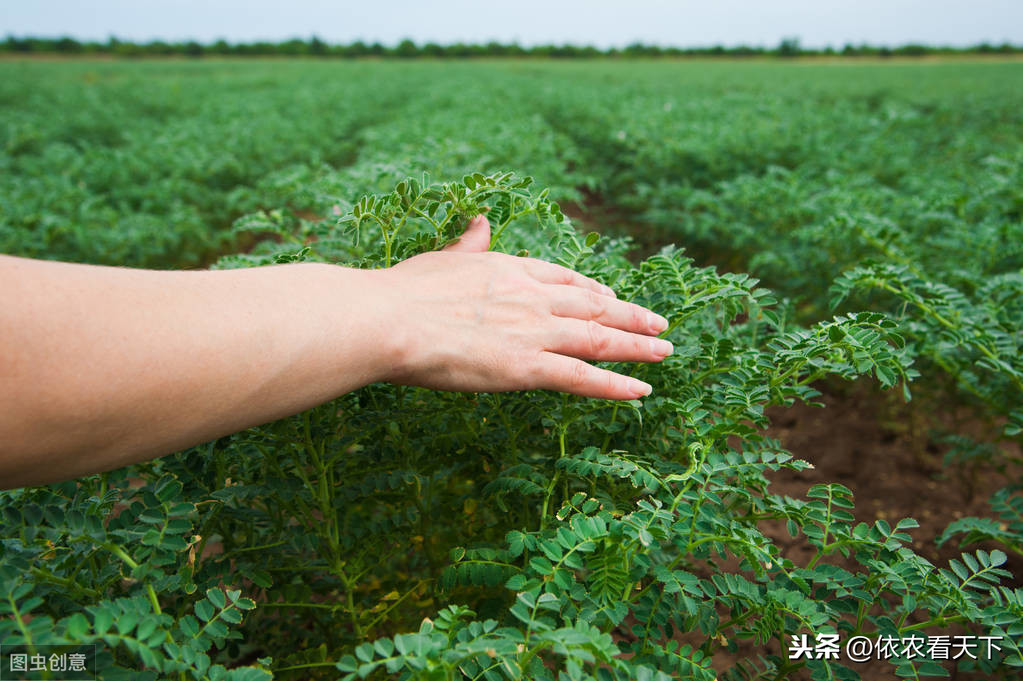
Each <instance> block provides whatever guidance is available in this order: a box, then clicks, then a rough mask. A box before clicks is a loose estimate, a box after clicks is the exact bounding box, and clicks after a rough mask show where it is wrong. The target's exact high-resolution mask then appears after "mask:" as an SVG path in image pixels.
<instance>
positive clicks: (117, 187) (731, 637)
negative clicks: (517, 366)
mask: <svg viewBox="0 0 1023 681" xmlns="http://www.w3.org/2000/svg"><path fill="white" fill-rule="evenodd" d="M529 178H532V181H531V182H530V181H529ZM482 210H486V211H489V212H488V215H489V218H490V221H491V224H492V225H493V227H494V235H495V238H494V241H493V244H492V248H494V249H497V250H501V251H505V252H508V253H512V254H515V253H528V254H529V255H530V256H532V257H538V258H542V259H545V260H550V261H554V262H559V263H562V264H565V265H567V266H570V267H572V268H574V269H577V270H579V271H580V272H583V273H584V274H587V275H589V276H592V277H594V278H597V279H599V280H601V281H603V282H604V283H606V284H608V285H611V286H612V287H613V288H614V289H615V290H616V291H617V292H618V295H619V297H621V298H625V299H628V300H634V301H636V302H638V303H641V304H643V305H645V306H647V307H650V308H651V309H653V310H655V311H657V312H659V313H660V314H662V315H663V316H665V317H666V318H667V319H668V320H669V322H670V326H669V329H668V330H667V331H666V332H665V333H664V334H662V335H664V336H665V337H667V338H668V339H669V340H671V341H672V343H673V344H674V346H675V348H676V352H675V354H674V355H672V356H671V357H669V358H668V359H667V360H666V361H665V362H664V363H663V364H658V365H628V366H625V365H620V366H618V370H620V371H623V372H626V373H629V374H630V375H633V376H636V377H637V378H641V379H642V380H644V381H646V382H648V383H650V384H651V385H652V386H653V394H652V395H651V396H649V397H648V398H646V399H644V400H643V401H642V402H640V401H634V402H625V403H613V402H607V401H601V400H589V399H583V398H577V397H573V396H566V395H560V394H555V393H549V392H527V393H507V394H455V393H444V392H434V391H429V390H425V389H419V388H409V387H404V386H393V385H389V384H375V385H371V386H369V387H366V388H364V389H361V390H358V391H356V392H354V393H351V394H348V395H344V396H342V397H340V398H338V399H337V400H335V401H333V402H330V403H328V404H325V405H323V406H321V407H318V408H316V409H313V410H311V411H308V412H305V413H303V414H299V415H297V416H294V417H291V418H287V419H284V420H281V421H278V422H275V423H272V424H268V425H266V426H263V427H259V428H254V429H251V430H248V431H245V432H242V433H238V434H236V435H233V436H230V437H225V438H221V439H219V440H216V441H214V442H210V443H207V444H205V445H202V446H199V447H196V448H194V449H192V450H189V451H185V452H181V453H178V454H175V455H172V456H168V457H164V458H162V459H158V460H155V461H152V462H149V463H146V464H140V465H136V466H133V467H131V468H129V469H124V470H119V471H114V472H110V473H106V474H102V475H96V476H91V477H88V478H83V479H81V480H77V481H72V482H66V483H62V484H55V485H49V486H45V487H37V488H27V489H18V490H10V491H6V492H0V511H2V530H0V640H2V641H3V643H5V644H25V645H31V646H39V645H43V644H61V645H69V646H70V645H79V644H96V645H97V648H96V649H97V655H98V658H97V662H98V664H99V666H100V668H101V669H102V670H104V671H102V673H101V678H104V679H120V678H124V679H157V678H173V679H203V680H209V681H217V680H219V679H235V680H251V681H256V680H257V679H266V678H270V677H271V676H272V677H274V678H280V679H287V680H290V679H342V678H343V679H361V678H371V679H378V678H381V679H382V678H401V679H487V680H489V681H496V680H497V679H539V680H545V679H551V680H554V679H558V680H559V681H560V680H561V679H572V680H576V679H600V680H601V681H609V680H612V679H621V680H623V681H624V680H630V681H631V680H647V679H650V680H654V679H656V680H664V679H697V680H701V681H712V680H713V679H720V680H722V681H725V680H726V679H727V680H729V681H738V680H740V679H743V680H752V679H765V680H766V679H772V680H781V679H793V680H796V679H813V680H814V681H818V680H822V679H858V678H861V675H862V677H863V678H867V679H874V678H878V679H880V678H892V675H893V674H895V675H898V676H900V677H906V678H922V677H927V676H948V675H949V674H950V673H957V674H958V676H957V677H956V678H959V679H972V678H976V679H1015V678H1019V674H1020V670H1021V668H1023V638H1021V637H1023V587H1021V581H1020V578H1021V576H1023V457H1021V449H1020V447H1021V445H1023V352H1021V350H1023V62H1020V61H1018V60H1017V61H995V60H973V61H971V60H968V59H950V60H947V61H915V62H914V61H890V62H883V61H875V62H867V61H862V62H861V61H856V60H834V61H830V62H825V61H820V62H809V61H798V60H797V61H789V62H785V61H784V60H766V59H765V60H750V61H723V60H722V61H669V60H663V61H638V60H617V61H616V60H595V61H581V60H580V61H571V62H568V61H566V62H557V61H543V60H536V59H520V60H506V61H487V60H478V61H446V62H444V61H429V60H415V61H398V60H393V61H392V60H380V61H325V60H297V59H296V60H285V59H281V60H169V59H168V60H152V61H118V60H102V59H95V60H77V61H75V60H68V61H62V60H52V61H46V60H41V59H36V60H16V59H3V60H0V253H5V254H9V255H21V256H28V257H35V258H50V259H59V260H70V261H78V262H89V263H99V264H109V265H124V266H134V267H153V268H196V267H209V266H212V267H218V268H234V267H254V266H262V265H268V264H273V263H285V262H294V261H302V260H311V261H325V262H331V263H338V264H343V265H347V266H353V267H367V268H369V267H386V266H390V265H392V264H394V263H396V262H398V261H399V260H401V259H404V258H407V257H410V256H412V255H415V254H417V253H420V252H423V251H425V250H431V249H434V248H437V247H438V246H439V245H441V244H443V243H445V242H446V241H448V240H449V239H451V238H453V237H454V236H457V234H459V233H460V230H461V229H462V228H463V227H464V224H465V222H466V219H467V218H469V217H471V216H472V215H475V214H476V213H478V212H480V211H482ZM2 296H3V292H2V291H0V304H2V299H3V298H2ZM396 321H397V322H398V323H400V320H396ZM0 361H2V358H0ZM853 381H855V383H850V382H853ZM0 389H2V386H0ZM835 403H837V404H838V406H833V405H834V404H835ZM804 404H810V405H819V406H824V405H828V406H826V407H825V408H824V409H823V410H819V409H818V410H817V411H820V412H821V413H825V414H828V415H829V416H828V417H827V418H828V419H829V420H828V421H827V423H828V424H832V425H834V424H841V423H842V422H843V420H849V419H853V418H858V419H862V418H866V417H863V416H862V415H863V414H868V415H869V419H868V420H870V422H871V423H880V424H882V426H883V429H884V430H885V432H886V433H890V434H891V437H890V438H889V439H891V440H894V444H893V445H891V447H889V449H886V450H884V451H886V452H891V451H896V450H897V451H898V452H901V453H900V454H899V457H900V459H899V460H900V461H906V462H909V463H911V464H912V465H913V466H915V468H914V470H920V471H925V473H921V474H920V475H916V474H912V475H911V474H910V473H905V472H904V473H902V474H900V475H904V476H905V477H904V478H902V477H898V478H893V479H891V480H885V481H877V482H876V483H871V484H875V485H881V483H882V482H886V483H890V484H891V485H892V486H894V489H896V490H899V492H898V493H896V494H888V496H884V495H883V494H882V495H880V496H878V497H875V504H876V505H875V507H874V508H870V509H866V508H864V507H863V506H862V505H861V504H859V503H857V499H854V493H856V494H857V495H858V494H859V488H858V487H857V485H856V484H854V480H852V478H851V477H848V476H847V477H842V476H835V477H832V478H824V479H821V478H813V477H808V476H812V475H813V474H814V471H816V470H818V469H820V468H821V467H822V466H826V464H827V461H828V458H829V456H832V455H833V454H834V452H835V451H836V449H838V448H842V447H844V448H847V449H848V448H849V447H850V445H856V443H855V442H852V443H850V442H844V441H843V442H838V441H836V439H835V438H833V437H831V434H830V433H829V432H824V433H823V434H820V433H818V436H817V437H816V439H814V440H813V441H812V446H810V447H808V448H807V447H804V448H803V449H801V450H800V451H799V452H798V453H794V452H793V449H794V447H793V446H792V445H791V444H790V440H789V439H787V437H788V436H786V435H785V433H789V432H790V431H791V430H792V428H790V427H789V426H785V425H784V423H783V422H784V421H785V419H786V418H788V416H787V414H790V413H803V412H801V411H799V410H804V409H806V408H805V407H804V406H802V405H804ZM815 413H816V412H815ZM820 418H823V417H820ZM884 424H887V425H884ZM882 426H879V427H882ZM829 427H830V426H829ZM836 427H837V426H836ZM790 435H791V433H790ZM796 435H798V433H796ZM854 439H855V438H854ZM791 441H792V442H796V441H798V438H797V437H795V436H794V435H793V436H792V439H791ZM866 441H867V436H866V434H864V436H863V442H864V443H866ZM893 448H894V449H893ZM852 449H853V450H854V452H853V454H852V455H851V456H853V457H854V459H853V460H854V461H856V463H853V464H852V466H853V468H856V467H858V466H868V465H870V464H869V461H870V459H871V453H872V451H873V450H872V449H870V447H869V446H868V445H867V444H863V446H862V447H861V448H860V449H856V447H855V446H853V447H852ZM907 465H909V464H907ZM815 467H816V468H815ZM914 476H915V477H914ZM852 477H855V476H852ZM806 481H809V482H806ZM860 482H861V483H862V484H863V487H864V489H866V488H867V487H868V485H867V484H866V483H863V481H862V480H860ZM932 484H933V485H941V487H940V492H939V494H943V495H945V496H944V497H938V498H939V500H941V499H946V500H947V501H946V502H945V503H937V504H930V502H926V501H921V502H920V503H915V502H914V499H924V498H925V495H926V493H927V492H926V490H927V489H929V488H928V485H932ZM890 488H891V487H889V488H886V489H890ZM967 488H968V492H969V493H968V495H967V496H968V497H969V498H972V497H973V496H975V495H977V494H979V495H981V496H980V498H978V501H977V503H972V502H971V506H970V507H969V509H966V508H965V507H964V508H963V509H960V510H957V508H956V503H957V502H956V501H955V500H956V499H958V498H959V497H957V496H956V495H957V494H959V491H960V490H962V489H967ZM907 507H908V508H909V509H913V512H912V514H911V515H912V516H913V517H903V516H902V514H900V513H899V511H901V510H903V509H906V508H907ZM875 511H876V513H875ZM953 511H955V514H954V515H953ZM935 514H937V515H938V516H939V517H940V519H941V522H940V526H937V525H935V523H936V522H937V521H935V520H933V519H932V520H930V521H927V522H925V525H927V527H923V528H921V527H920V525H921V523H922V522H924V521H925V519H926V518H931V517H932V516H934V515H935ZM886 518H887V519H886ZM928 523H929V524H928ZM928 528H930V529H928ZM925 530H927V531H929V532H930V534H929V535H926V536H925V535H923V534H921V532H924V531H925ZM832 634H835V635H838V637H839V639H840V641H841V642H842V644H843V645H844V644H845V643H846V642H847V641H849V640H852V639H853V638H854V637H860V636H863V637H867V638H868V639H869V640H871V641H874V642H875V643H876V642H878V641H880V640H884V639H885V637H888V638H887V639H886V640H890V641H895V642H896V643H901V645H893V646H892V647H891V648H890V649H888V651H887V652H888V653H889V654H885V655H882V654H881V650H880V646H878V652H877V654H875V655H874V656H873V659H874V662H873V663H870V664H855V663H852V662H850V661H849V660H848V658H845V659H837V658H834V657H829V656H828V655H824V654H819V655H818V654H811V655H805V654H804V655H800V654H798V646H797V645H796V642H797V641H799V640H800V639H799V637H801V636H807V637H808V640H809V643H810V645H811V646H812V645H814V643H815V641H816V642H817V644H818V645H819V644H820V642H821V640H822V639H820V638H818V637H821V636H824V637H825V640H826V637H827V636H829V635H832ZM938 636H950V637H953V638H954V637H955V636H971V637H981V636H986V637H992V639H991V640H995V641H997V646H996V648H997V649H995V650H990V649H985V648H984V646H983V645H980V646H979V647H978V648H977V649H976V650H973V655H968V654H962V651H961V650H955V649H953V650H952V652H951V655H949V656H948V657H950V658H954V659H948V660H943V659H941V658H940V656H938V658H937V659H936V658H935V657H934V655H931V656H926V655H922V654H921V655H918V654H915V652H914V651H915V650H917V649H916V648H914V647H913V646H914V642H919V645H920V646H922V647H923V649H924V650H926V649H927V646H928V645H931V646H932V647H933V645H935V639H934V637H938ZM928 637H931V638H928ZM976 640H980V639H976ZM793 650H796V651H797V652H796V653H795V654H794V653H793ZM818 652H820V650H818ZM957 652H959V653H960V654H959V655H958V656H957V655H956V653H957ZM974 657H976V659H974ZM954 670H957V671H954Z"/></svg>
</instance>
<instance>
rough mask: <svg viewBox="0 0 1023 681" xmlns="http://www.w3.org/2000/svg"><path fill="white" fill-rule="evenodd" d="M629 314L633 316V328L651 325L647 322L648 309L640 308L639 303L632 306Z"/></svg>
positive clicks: (643, 327)
mask: <svg viewBox="0 0 1023 681" xmlns="http://www.w3.org/2000/svg"><path fill="white" fill-rule="evenodd" d="M629 316H630V317H631V321H632V328H634V329H645V328H647V326H649V324H647V315H646V311H645V310H643V309H642V308H640V307H639V306H638V305H633V306H632V309H631V314H630V315H629Z"/></svg>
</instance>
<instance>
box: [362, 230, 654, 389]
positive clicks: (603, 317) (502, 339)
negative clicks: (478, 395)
mask: <svg viewBox="0 0 1023 681" xmlns="http://www.w3.org/2000/svg"><path fill="white" fill-rule="evenodd" d="M489 247H490V223H489V222H488V221H487V219H486V218H485V217H484V216H482V215H480V216H477V217H476V218H475V219H474V220H473V221H472V222H471V223H470V224H469V226H468V228H467V229H466V231H465V234H463V235H462V237H461V239H460V240H459V241H458V242H456V243H454V244H451V245H449V246H448V247H447V248H445V249H444V250H442V251H437V252H433V253H424V254H421V255H418V256H415V257H413V258H410V259H408V260H406V261H404V262H401V263H399V264H398V265H395V266H394V267H392V268H390V269H388V270H386V271H385V272H384V273H382V274H384V275H385V276H384V277H383V279H384V280H386V284H385V285H382V286H380V290H379V291H377V292H376V293H378V294H379V295H382V296H384V297H385V300H382V301H380V302H381V305H382V307H383V309H387V310H389V311H391V313H392V316H391V322H390V323H391V324H393V327H392V328H391V329H389V330H388V331H389V332H390V333H391V334H393V335H394V340H395V341H397V342H396V343H393V344H391V347H392V348H396V350H394V356H393V358H391V359H390V361H389V362H387V363H386V364H385V367H386V368H385V374H386V375H385V376H384V377H383V380H386V381H389V382H392V383H399V384H405V385H418V386H422V387H427V388H434V389H439V390H452V391H472V392H499V391H508V390H530V389H549V390H558V391H562V392H568V393H574V394H576V395H583V396H587V397H598V398H604V399H613V400H625V399H635V398H638V397H642V396H644V395H648V394H649V393H650V386H649V385H648V384H646V383H644V382H643V381H640V380H637V379H635V378H631V377H628V376H623V375H621V374H617V373H615V372H612V371H608V370H606V369H601V368H598V367H595V366H593V365H591V364H588V363H587V362H586V361H584V360H601V361H617V362H622V361H624V362H660V361H661V360H663V359H664V358H665V357H666V356H667V355H669V354H671V352H672V346H671V343H669V342H668V341H666V340H664V339H661V338H657V337H656V336H657V334H658V333H660V332H661V331H663V330H664V329H665V328H666V327H667V325H668V323H667V321H666V320H665V319H664V318H663V317H661V316H659V315H657V314H654V313H653V312H650V311H649V310H647V309H645V308H643V307H640V306H639V305H635V304H633V303H628V302H625V301H621V300H618V299H617V298H616V297H615V294H614V291H612V290H611V289H610V288H608V287H607V286H604V285H603V284H601V283H599V282H597V281H595V280H593V279H590V278H588V277H584V276H582V275H580V274H578V273H576V272H573V271H572V270H570V269H568V268H565V267H561V266H560V265H555V264H552V263H548V262H544V261H542V260H536V259H533V258H522V257H516V256H511V255H506V254H503V253H495V252H490V251H488V248H489Z"/></svg>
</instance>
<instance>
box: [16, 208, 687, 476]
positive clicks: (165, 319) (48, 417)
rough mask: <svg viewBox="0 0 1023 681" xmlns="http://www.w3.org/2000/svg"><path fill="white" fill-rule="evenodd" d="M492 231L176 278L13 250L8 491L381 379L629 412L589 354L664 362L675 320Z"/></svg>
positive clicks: (194, 439)
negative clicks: (405, 251)
mask: <svg viewBox="0 0 1023 681" xmlns="http://www.w3.org/2000/svg"><path fill="white" fill-rule="evenodd" d="M484 244H489V228H488V227H487V225H486V221H485V219H482V218H481V219H479V220H477V221H476V222H474V223H473V226H472V227H471V228H470V230H469V231H468V232H467V233H466V235H464V237H463V239H462V240H461V241H460V242H459V243H458V244H456V245H455V246H454V247H451V248H449V249H448V250H446V251H444V252H438V253H427V254H423V255H420V256H417V257H415V258H411V259H409V260H407V261H405V262H403V263H400V264H399V265H397V266H395V267H391V268H389V269H386V270H356V269H349V268H344V267H337V266H333V265H323V264H306V263H302V264H292V265H279V266H271V267H261V268H252V269H243V270H224V271H202V272H169V271H152V270H133V269H123V268H110V267H96V266H90V265H74V264H67V263H54V262H45V261H36V260H26V259H21V258H13V257H8V256H0V488H8V487H16V486H23V485H29V484H39V483H43V482H49V481H53V480H60V479H68V478H73V477H78V476H81V475H85V474H88V473H93V472H97V471H103V470H110V469H112V468H117V467H120V466H123V465H127V464H129V463H133V462H136V461H141V460H145V459H148V458H152V457H154V456H159V455H162V454H166V453H169V452H172V451H176V450H180V449H183V448H185V447H188V446H191V445H194V444H197V443H200V442H204V441H207V440H211V439H214V438H216V437H220V436H223V435H227V434H229V433H233V432H237V431H239V430H242V429H244V428H246V427H250V426H253V425H257V424H260V423H265V422H268V421H271V420H274V419H277V418H281V417H284V416H287V415H289V414H293V413H296V412H299V411H301V410H303V409H307V408H310V407H312V406H315V405H317V404H320V403H322V402H325V401H327V400H329V399H331V398H333V397H336V396H337V395H340V394H343V393H346V392H349V391H351V390H354V389H356V388H358V387H361V386H364V385H367V384H369V383H373V382H376V381H390V382H395V383H404V384H411V385H422V386H425V387H431V388H438V389H444V390H460V391H481V392H491V391H501V390H520V389H533V388H546V389H553V390H562V391H567V392H573V393H577V394H581V395H588V396H593V397H604V398H609V399H631V398H635V397H640V396H641V395H643V394H646V393H647V392H648V391H649V386H646V385H645V384H642V383H640V382H638V381H635V380H634V379H629V378H627V377H624V376H620V375H618V374H614V373H612V372H609V371H606V370H603V369H599V368H596V367H593V366H591V365H589V364H586V363H585V362H583V361H581V360H580V359H576V358H583V359H600V360H620V361H659V360H661V359H663V358H664V356H665V355H667V354H668V353H669V352H670V345H669V344H668V343H667V342H666V341H662V340H660V339H657V338H655V337H654V336H655V335H656V333H658V332H659V331H661V330H663V328H664V326H665V325H666V323H665V322H664V320H663V319H660V318H657V317H656V316H653V317H651V316H650V313H648V312H647V311H646V310H643V308H640V307H638V306H635V305H632V304H630V303H626V302H623V301H619V300H617V299H615V298H614V297H613V295H611V294H610V292H609V291H608V290H607V289H606V287H602V286H601V285H599V284H597V283H596V282H593V281H592V280H589V279H586V278H584V277H581V276H580V275H578V274H576V273H573V272H571V271H570V270H566V269H564V268H559V267H558V266H555V265H551V264H550V263H543V262H541V261H538V260H531V259H527V258H515V257H513V256H508V255H504V254H500V253H490V252H481V251H484V250H485V245H484Z"/></svg>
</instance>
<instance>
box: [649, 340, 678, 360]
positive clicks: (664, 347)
mask: <svg viewBox="0 0 1023 681" xmlns="http://www.w3.org/2000/svg"><path fill="white" fill-rule="evenodd" d="M674 351H675V346H674V345H672V344H671V343H669V342H668V341H666V340H664V339H663V338H651V339H650V352H652V353H653V354H655V355H660V356H662V357H667V356H668V355H670V354H671V353H672V352H674Z"/></svg>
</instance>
